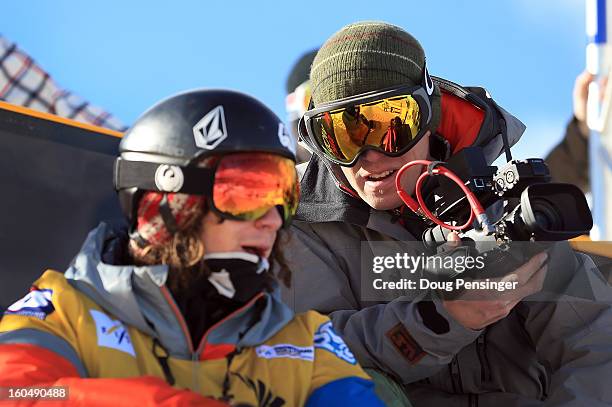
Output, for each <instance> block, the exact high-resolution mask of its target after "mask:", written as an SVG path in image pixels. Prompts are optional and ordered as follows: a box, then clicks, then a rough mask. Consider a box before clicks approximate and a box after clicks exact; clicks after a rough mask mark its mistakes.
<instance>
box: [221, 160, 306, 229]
mask: <svg viewBox="0 0 612 407" xmlns="http://www.w3.org/2000/svg"><path fill="white" fill-rule="evenodd" d="M298 201H299V183H298V180H297V173H296V171H295V163H294V162H293V161H292V160H290V159H288V158H285V157H281V156H279V155H275V154H269V153H246V154H242V153H239V154H229V155H226V156H223V158H221V160H220V161H219V163H218V165H217V168H216V171H215V178H214V183H213V192H212V203H213V205H214V207H215V209H216V210H217V211H219V212H221V214H224V215H228V216H229V217H231V218H235V219H239V220H255V219H259V218H260V217H262V216H264V215H265V214H266V213H267V212H268V211H269V210H270V208H273V207H279V208H282V211H281V212H282V217H283V223H284V224H287V223H288V222H289V221H290V220H291V218H292V217H293V215H295V212H296V210H297V205H298Z"/></svg>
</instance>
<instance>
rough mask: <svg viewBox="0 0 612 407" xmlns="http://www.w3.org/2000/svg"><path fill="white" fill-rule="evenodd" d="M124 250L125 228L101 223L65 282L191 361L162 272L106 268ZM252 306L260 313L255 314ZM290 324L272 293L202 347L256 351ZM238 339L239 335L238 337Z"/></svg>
mask: <svg viewBox="0 0 612 407" xmlns="http://www.w3.org/2000/svg"><path fill="white" fill-rule="evenodd" d="M126 244H127V233H126V230H125V229H124V228H116V227H112V226H110V225H109V224H107V223H104V222H103V223H101V224H100V225H99V226H98V227H97V228H96V229H94V230H93V231H91V232H90V233H89V235H88V236H87V239H86V240H85V243H84V244H83V247H82V248H81V251H80V252H79V253H78V254H77V256H76V257H75V259H74V260H73V261H72V263H71V265H70V266H69V268H68V270H67V271H66V273H65V276H66V278H67V279H68V281H69V282H70V284H72V285H73V286H74V287H75V288H76V289H77V290H79V291H81V292H83V293H84V294H85V295H87V296H88V297H89V298H91V299H92V300H93V301H94V302H96V303H97V304H98V305H99V306H100V307H102V308H103V309H104V310H106V311H107V312H108V313H110V314H112V315H113V316H114V317H115V318H117V319H119V320H121V321H122V322H124V323H126V324H128V325H132V326H134V327H136V328H138V329H139V330H141V331H142V332H144V333H146V334H147V335H150V336H153V337H157V338H158V339H159V340H160V342H161V343H162V345H163V346H164V347H165V348H166V349H167V350H168V352H169V353H170V354H171V355H176V356H178V357H183V358H191V357H192V356H193V355H192V350H193V349H191V347H190V346H189V343H190V340H189V339H188V335H187V333H186V330H185V328H184V327H183V326H182V325H184V324H181V319H180V318H182V317H179V316H178V315H177V312H178V307H176V304H174V301H173V299H172V298H171V296H170V294H169V291H168V290H167V289H166V288H165V285H164V284H165V282H166V279H167V277H168V268H167V266H165V265H155V266H142V267H136V266H134V265H115V264H109V259H107V257H108V256H106V254H108V253H114V254H115V255H118V253H119V252H120V250H118V248H120V247H121V246H122V245H126ZM103 258H104V260H105V261H106V262H105V261H103V260H102V259H103ZM256 304H259V305H258V307H261V308H260V309H257V308H256V307H255V305H256ZM255 313H259V320H258V322H256V323H254V324H253V320H254V318H255V316H256V315H255ZM292 318H293V312H292V311H291V309H290V308H289V307H287V306H286V305H285V304H283V303H282V302H281V301H280V292H279V289H278V287H276V289H275V291H274V292H273V293H263V294H261V295H260V298H258V300H252V301H251V302H249V303H248V304H247V305H246V306H244V307H242V308H240V309H239V310H237V311H235V312H234V313H232V314H231V315H230V316H228V317H227V318H225V319H224V320H222V321H220V322H219V323H217V324H216V325H214V326H213V327H212V328H211V329H210V330H209V331H208V332H207V333H206V334H205V336H206V342H207V343H208V344H211V345H212V346H214V345H221V344H223V345H230V346H238V347H242V346H253V345H257V344H260V343H262V342H264V341H266V340H267V339H268V338H270V337H271V336H273V335H274V334H275V333H276V332H278V331H279V330H280V329H282V327H283V326H285V325H286V324H287V323H288V322H289V321H290V320H291V319H292ZM239 334H242V335H241V336H240V337H239ZM195 346H197V344H196V345H195ZM197 350H198V349H196V351H197ZM204 350H205V349H204ZM200 351H202V349H200Z"/></svg>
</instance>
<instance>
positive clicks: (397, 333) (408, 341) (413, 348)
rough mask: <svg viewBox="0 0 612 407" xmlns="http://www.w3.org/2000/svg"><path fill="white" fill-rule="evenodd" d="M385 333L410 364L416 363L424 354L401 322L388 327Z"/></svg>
mask: <svg viewBox="0 0 612 407" xmlns="http://www.w3.org/2000/svg"><path fill="white" fill-rule="evenodd" d="M386 335H387V338H389V340H390V341H391V343H392V344H393V346H394V347H395V349H396V350H397V351H398V352H399V353H400V354H401V355H402V356H403V357H405V358H406V360H408V362H410V363H411V364H415V363H417V362H418V361H419V360H421V359H422V358H423V356H425V355H426V353H425V351H423V348H421V346H420V345H419V344H418V342H417V341H415V340H414V338H413V337H412V335H410V332H408V330H407V329H406V327H405V326H404V325H403V324H402V323H401V322H400V323H398V324H397V325H395V326H394V327H393V328H391V329H389V330H388V331H387V334H386Z"/></svg>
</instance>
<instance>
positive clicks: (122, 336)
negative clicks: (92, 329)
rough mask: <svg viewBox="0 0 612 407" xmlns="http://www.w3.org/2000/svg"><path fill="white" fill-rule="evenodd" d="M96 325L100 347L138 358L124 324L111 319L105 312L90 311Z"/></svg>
mask: <svg viewBox="0 0 612 407" xmlns="http://www.w3.org/2000/svg"><path fill="white" fill-rule="evenodd" d="M89 312H90V313H91V317H92V318H93V320H94V322H95V324H96V334H97V336H98V346H101V347H105V348H111V349H116V350H118V351H121V352H125V353H129V354H130V355H132V356H134V357H136V352H135V351H134V346H132V339H131V338H130V334H129V332H128V330H127V328H126V327H125V325H123V322H121V321H117V320H114V319H111V318H110V317H109V316H108V315H106V314H105V313H103V312H100V311H96V310H95V309H91V310H89Z"/></svg>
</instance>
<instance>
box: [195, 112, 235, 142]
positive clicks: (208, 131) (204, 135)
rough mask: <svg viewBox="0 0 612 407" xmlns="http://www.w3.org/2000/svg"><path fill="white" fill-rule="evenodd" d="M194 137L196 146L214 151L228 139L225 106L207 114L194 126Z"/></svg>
mask: <svg viewBox="0 0 612 407" xmlns="http://www.w3.org/2000/svg"><path fill="white" fill-rule="evenodd" d="M193 135H194V137H195V143H196V146H198V147H200V148H204V149H206V150H212V149H214V148H215V147H217V146H218V145H219V143H221V142H222V141H223V140H225V139H226V138H227V129H226V127H225V114H224V112H223V106H221V105H219V106H217V107H215V108H214V109H213V110H211V111H210V112H208V113H206V115H204V117H202V118H201V119H200V121H199V122H197V123H196V125H195V126H193Z"/></svg>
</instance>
